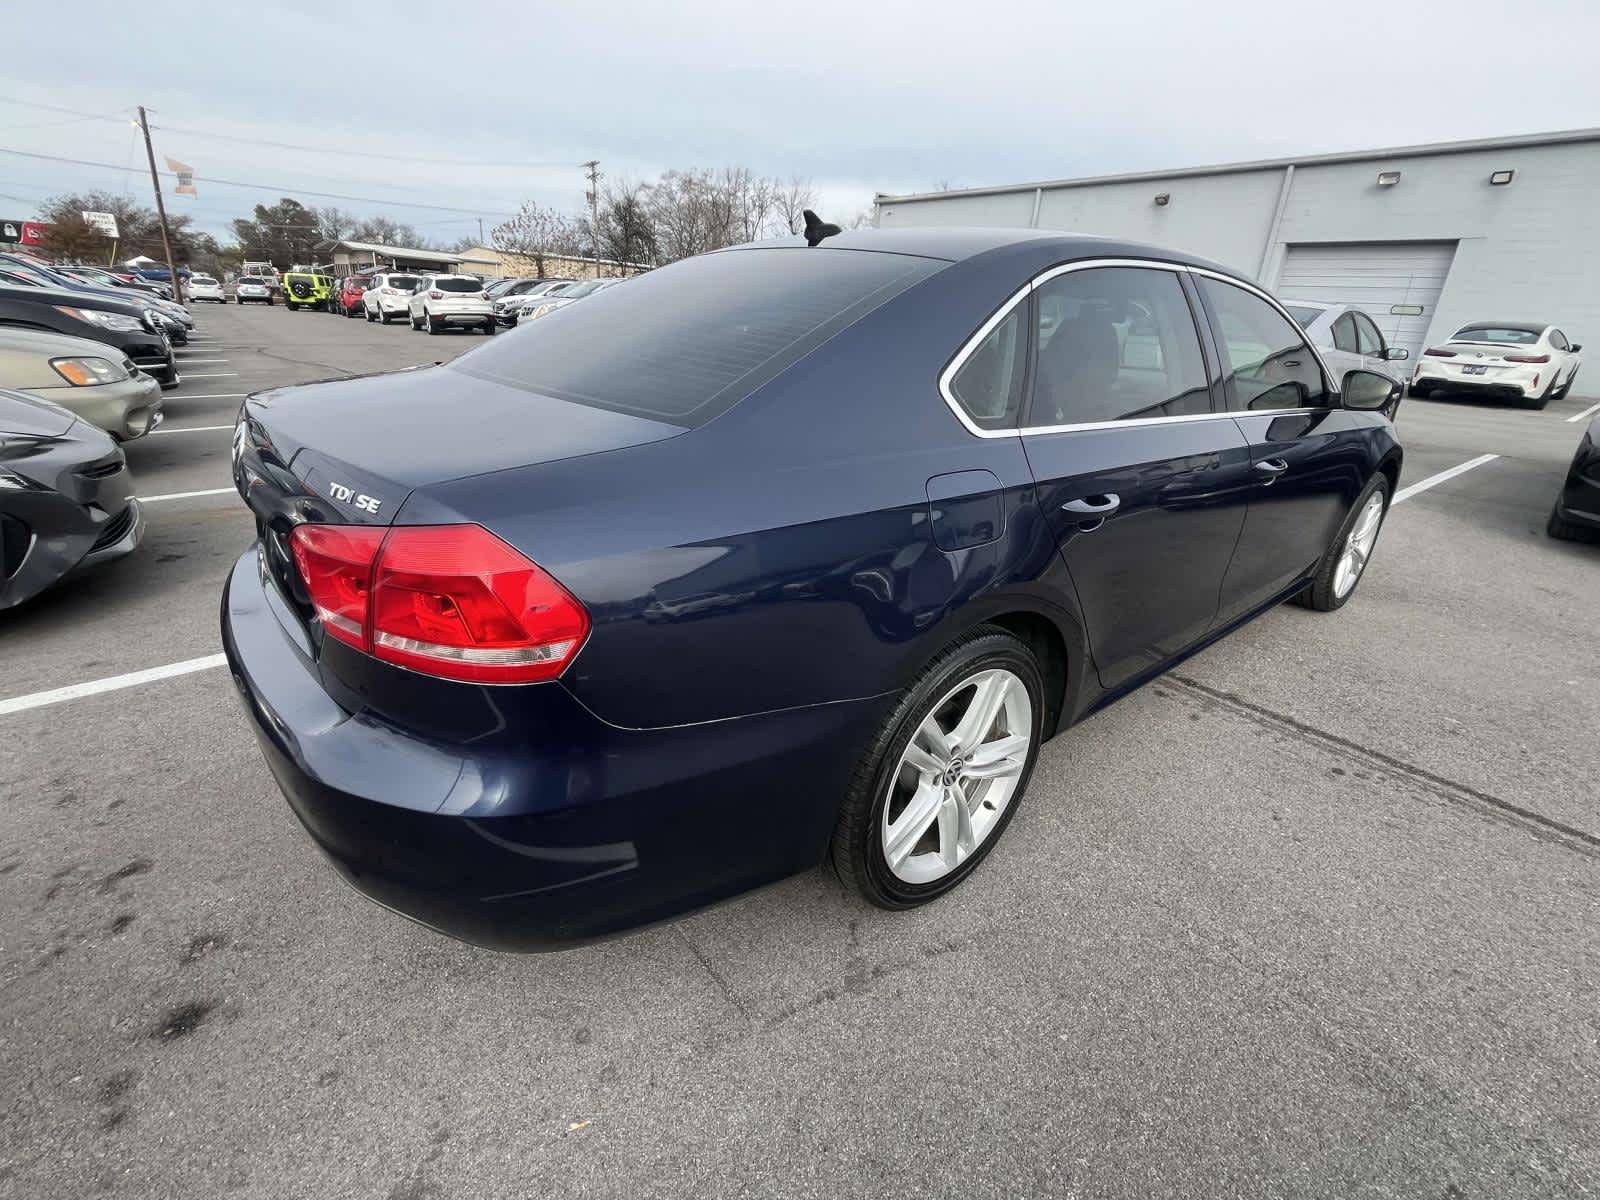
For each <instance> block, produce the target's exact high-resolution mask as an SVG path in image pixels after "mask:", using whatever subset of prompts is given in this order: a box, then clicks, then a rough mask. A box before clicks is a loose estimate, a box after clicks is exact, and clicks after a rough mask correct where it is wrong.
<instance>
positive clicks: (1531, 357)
mask: <svg viewBox="0 0 1600 1200" xmlns="http://www.w3.org/2000/svg"><path fill="white" fill-rule="evenodd" d="M1505 360H1506V361H1507V362H1514V363H1547V362H1549V361H1550V356H1549V355H1548V354H1507V355H1506V356H1505Z"/></svg>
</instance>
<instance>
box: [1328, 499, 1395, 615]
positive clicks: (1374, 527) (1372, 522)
mask: <svg viewBox="0 0 1600 1200" xmlns="http://www.w3.org/2000/svg"><path fill="white" fill-rule="evenodd" d="M1382 524H1383V493H1382V492H1373V493H1372V495H1371V496H1369V497H1367V502H1366V504H1365V505H1364V506H1363V507H1362V509H1361V515H1360V516H1359V517H1357V518H1356V523H1355V526H1354V528H1352V529H1351V530H1350V536H1349V537H1347V538H1345V540H1344V553H1343V554H1341V555H1339V565H1338V566H1337V567H1335V568H1334V569H1333V594H1334V595H1335V596H1337V597H1339V599H1341V600H1343V599H1344V598H1345V597H1346V596H1348V595H1349V594H1350V590H1351V589H1352V588H1354V587H1355V586H1356V580H1358V579H1360V578H1361V572H1362V571H1364V570H1366V569H1367V559H1368V558H1370V557H1371V556H1372V544H1373V543H1374V542H1376V541H1377V540H1378V526H1380V525H1382Z"/></svg>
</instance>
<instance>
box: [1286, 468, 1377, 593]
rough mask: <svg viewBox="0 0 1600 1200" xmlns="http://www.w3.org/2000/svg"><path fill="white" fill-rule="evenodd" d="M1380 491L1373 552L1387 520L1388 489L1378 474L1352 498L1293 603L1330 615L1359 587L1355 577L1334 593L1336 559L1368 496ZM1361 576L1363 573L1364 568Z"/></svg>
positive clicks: (1337, 564) (1359, 581)
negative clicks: (1347, 587) (1380, 506)
mask: <svg viewBox="0 0 1600 1200" xmlns="http://www.w3.org/2000/svg"><path fill="white" fill-rule="evenodd" d="M1380 490H1381V491H1382V492H1383V515H1382V516H1380V517H1379V518H1378V520H1379V525H1378V531H1377V533H1376V534H1374V535H1373V549H1376V548H1377V539H1378V538H1379V537H1381V536H1383V525H1382V522H1383V521H1386V520H1388V518H1389V495H1390V492H1391V490H1392V489H1391V488H1390V486H1389V477H1388V476H1387V475H1385V474H1384V473H1383V472H1382V471H1379V472H1378V473H1377V474H1376V475H1375V476H1373V478H1372V480H1371V481H1370V482H1369V483H1368V484H1367V486H1366V487H1364V488H1362V489H1361V495H1359V496H1357V497H1356V502H1355V503H1354V504H1352V505H1351V506H1350V511H1349V512H1348V513H1347V514H1346V515H1345V519H1344V520H1343V521H1341V522H1340V523H1339V531H1338V532H1337V533H1335V534H1334V535H1333V541H1332V542H1330V543H1329V544H1328V548H1327V550H1325V551H1324V552H1323V555H1322V561H1321V562H1319V563H1318V564H1317V573H1316V574H1315V575H1313V576H1312V577H1311V582H1310V584H1308V585H1307V587H1306V589H1305V591H1303V592H1300V593H1299V594H1298V595H1296V596H1295V598H1294V601H1295V603H1296V604H1299V605H1300V606H1302V607H1303V608H1309V609H1313V610H1314V611H1316V612H1333V611H1334V610H1335V609H1339V608H1343V607H1344V606H1345V603H1346V601H1348V600H1349V599H1350V597H1351V596H1354V595H1355V594H1356V589H1357V588H1359V587H1360V586H1361V578H1360V576H1357V578H1356V581H1355V583H1353V584H1351V586H1350V590H1349V591H1348V592H1346V593H1345V594H1344V595H1342V596H1341V595H1339V594H1338V593H1337V592H1336V591H1335V590H1334V586H1333V576H1334V572H1335V571H1336V570H1337V569H1338V566H1339V559H1340V558H1341V557H1343V555H1344V546H1345V541H1346V540H1347V539H1348V538H1349V537H1350V531H1351V530H1352V529H1354V528H1355V525H1356V521H1357V520H1359V519H1360V517H1361V510H1362V509H1363V508H1365V507H1366V504H1367V501H1368V500H1370V499H1371V498H1372V494H1373V493H1374V492H1376V491H1380ZM1362 574H1363V575H1364V574H1366V571H1365V568H1363V570H1362Z"/></svg>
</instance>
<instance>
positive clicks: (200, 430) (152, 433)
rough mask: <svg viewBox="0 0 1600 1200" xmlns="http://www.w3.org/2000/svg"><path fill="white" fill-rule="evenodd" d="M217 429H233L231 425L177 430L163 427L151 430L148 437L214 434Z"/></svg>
mask: <svg viewBox="0 0 1600 1200" xmlns="http://www.w3.org/2000/svg"><path fill="white" fill-rule="evenodd" d="M219 429H226V430H229V431H231V430H232V429H233V426H232V425H180V426H178V427H177V428H175V429H174V428H173V427H171V426H169V425H163V426H162V427H161V428H160V429H152V430H151V431H150V436H151V437H154V436H155V435H156V434H158V433H214V432H216V431H217V430H219Z"/></svg>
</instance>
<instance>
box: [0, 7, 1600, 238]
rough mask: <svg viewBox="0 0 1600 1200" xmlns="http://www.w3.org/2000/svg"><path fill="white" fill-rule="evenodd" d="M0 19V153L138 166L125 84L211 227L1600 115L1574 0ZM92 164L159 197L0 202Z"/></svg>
mask: <svg viewBox="0 0 1600 1200" xmlns="http://www.w3.org/2000/svg"><path fill="white" fill-rule="evenodd" d="M6 24H7V26H8V33H9V36H10V46H9V49H8V52H7V53H6V55H5V63H6V70H5V72H4V74H3V76H0V98H3V101H4V102H0V148H3V149H7V150H24V151H29V152H33V153H41V154H54V155H60V156H63V157H69V158H76V159H84V160H89V161H91V162H95V163H104V164H111V165H112V167H135V168H141V169H142V168H143V148H142V146H140V145H138V144H137V142H136V140H135V139H136V136H137V135H136V133H135V131H134V129H133V128H132V126H131V124H130V123H128V120H127V118H128V117H129V116H130V115H131V113H132V110H133V106H135V105H137V104H140V103H143V104H146V105H148V106H149V107H150V108H151V110H152V112H153V116H152V122H153V124H154V125H155V126H156V134H157V145H156V150H157V153H158V155H159V154H162V153H165V154H170V155H172V156H173V157H174V158H177V159H180V160H182V161H185V162H187V163H189V164H191V165H193V166H194V167H195V169H196V171H197V173H198V175H199V176H200V177H201V181H200V183H199V185H198V186H199V190H200V195H199V197H198V198H197V199H189V198H186V197H179V198H176V199H175V200H174V201H173V204H174V207H175V208H176V209H178V210H179V211H188V212H192V213H193V214H194V216H195V218H196V220H197V222H198V224H199V225H200V226H201V227H202V228H206V229H210V230H212V231H214V232H222V231H225V229H226V226H227V222H228V220H229V219H230V218H232V217H234V216H239V215H244V214H247V213H248V211H249V209H250V206H251V205H253V204H255V203H256V202H258V201H263V200H264V201H269V202H270V201H272V200H275V199H276V198H277V197H278V196H281V195H292V196H295V197H297V198H299V199H302V200H303V201H305V202H306V203H308V204H313V205H319V204H328V203H333V204H337V205H339V206H340V207H342V208H346V209H349V210H352V211H354V212H356V213H357V214H358V215H362V216H370V215H378V214H384V215H388V216H391V217H394V218H395V219H398V220H403V221H407V222H409V223H411V224H413V225H416V226H417V227H418V228H419V229H420V230H422V231H423V232H424V233H425V234H427V235H428V236H429V237H430V238H434V239H436V240H439V241H446V242H448V241H453V240H455V239H456V238H457V237H460V236H462V235H463V234H471V235H474V236H475V235H476V233H477V218H479V217H481V218H482V219H483V221H484V224H485V226H486V227H487V226H491V225H493V224H494V223H495V222H496V221H498V220H500V219H502V218H503V216H504V215H505V214H506V213H508V212H510V211H512V210H514V209H515V208H516V206H517V204H518V203H519V202H520V201H522V200H524V199H527V198H534V199H537V200H538V201H539V202H540V203H544V204H549V205H553V206H555V207H557V208H561V209H566V210H576V209H577V208H579V207H580V206H581V205H582V203H583V191H584V183H583V175H582V169H581V167H580V166H579V165H578V164H579V163H580V162H582V160H584V159H588V158H598V159H599V160H600V161H601V170H602V171H604V172H605V173H606V175H607V176H608V177H611V178H619V177H620V178H629V179H634V180H642V179H648V178H649V177H651V176H653V175H655V174H656V173H658V172H660V171H662V170H665V169H668V168H672V167H687V166H708V167H717V166H723V165H727V164H742V165H745V166H748V167H750V168H752V169H754V170H755V171H758V172H760V173H763V174H770V175H779V176H785V177H786V176H789V175H791V174H799V175H803V176H807V177H809V178H810V179H811V180H813V182H814V183H815V184H816V185H817V187H818V189H819V191H820V192H821V194H822V196H823V198H824V209H825V212H824V215H826V216H830V217H835V218H848V217H849V216H850V215H852V214H853V213H854V212H856V211H859V210H860V209H862V208H864V207H866V206H867V205H869V204H870V203H871V198H872V195H873V193H874V192H877V191H884V192H906V191H927V190H933V189H935V188H937V187H940V186H942V185H949V186H951V187H971V186H980V185H983V184H993V183H1014V182H1022V181H1028V180H1035V179H1052V178H1062V177H1071V176H1079V175H1096V174H1104V173H1110V172H1119V171H1133V170H1146V169H1158V168H1163V167H1173V166H1188V165H1195V164H1201V163H1213V162H1228V161H1235V160H1241V159H1251V158H1264V157H1275V156H1280V155H1291V154H1302V153H1316V152H1323V151H1333V150H1347V149H1363V148H1374V147H1380V146H1394V145H1404V144H1409V143H1414V142H1425V141H1446V140H1454V139H1462V138H1478V137H1490V136H1500V135H1512V134H1522V133H1533V132H1541V131H1547V130H1554V129H1573V128H1579V127H1584V126H1593V125H1600V78H1597V72H1596V71H1595V68H1594V64H1593V54H1592V50H1593V48H1594V47H1595V46H1596V45H1600V4H1595V3H1592V0H1571V2H1555V0H1549V2H1544V3H1522V4H1508V3H1506V2H1505V0H1497V2H1496V3H1492V4H1491V3H1482V2H1479V0H1449V2H1446V3H1427V4H1423V3H1407V2H1406V0H1391V2H1389V3H1384V4H1373V3H1365V2H1347V3H1344V4H1336V5H1331V6H1330V5H1326V4H1309V3H1305V2H1303V0H1300V2H1295V0H1221V2H1220V3H1214V4H1197V3H1174V2H1169V0H1135V2H1132V3H1110V4H1107V3H1097V4H1094V5H1080V4H1078V3H1073V2H1072V0H1057V2H1054V3H1049V2H1008V0H963V2H960V3H957V2H955V0H919V2H917V3H900V2H899V0H894V2H888V0H856V2H854V3H850V4H834V3H824V2H820V0H788V2H786V3H782V4H773V3H766V4H756V3H737V4H735V3H723V2H721V0H681V2H679V3H632V2H630V0H588V2H587V3H585V2H579V3H564V4H560V5H555V4H548V3H543V2H540V0H523V2H521V3H506V4H501V3H497V2H489V0H477V2H476V3H472V4H466V3H457V4H448V5H430V6H428V7H427V8H423V7H422V6H420V5H415V4H413V3H412V0H384V2H383V3H380V4H376V5H373V4H365V5H361V6H360V7H359V8H357V7H354V6H346V5H344V4H339V3H331V2H329V0H321V2H317V3H300V2H294V3H272V2H268V0H262V2H257V3H244V2H242V0H239V2H236V0H226V2H216V0H212V2H209V3H208V2H205V0H189V2H187V3H182V4H167V3H161V2H151V0H144V2H141V3H137V4H130V3H128V2H127V0H116V2H109V3H100V2H96V0H74V3H72V4H71V5H68V6H65V7H61V8H57V9H37V10H36V11H35V17H34V18H22V17H17V18H15V19H12V20H8V21H7V23H6ZM80 33H81V35H82V36H81V41H79V40H77V39H76V38H75V37H74V35H75V34H80ZM18 100H21V101H29V102H33V103H36V104H49V105H57V106H63V107H66V108H71V109H74V110H78V111H80V112H83V113H88V114H96V115H98V116H100V117H109V118H114V119H92V118H85V117H80V116H76V115H73V114H68V113H61V112H52V111H49V110H46V109H41V108H30V107H24V106H21V105H18V104H16V103H12V101H18ZM203 135H205V136H203ZM214 135H226V137H228V138H235V139H246V140H241V141H230V140H224V139H223V137H221V136H214ZM260 142H279V143H291V144H295V145H297V146H304V147H311V148H312V149H310V150H307V149H291V148H283V147H275V146H270V145H264V144H252V143H260ZM319 150H327V151H332V152H331V153H323V152H317V151H319ZM362 153H364V154H368V155H392V156H398V157H401V158H414V159H417V160H419V161H388V160H385V159H383V158H378V157H360V156H358V155H359V154H362ZM206 176H212V177H215V178H217V179H226V180H236V181H241V182H245V183H250V184H260V185H264V186H258V187H234V186H227V185H224V184H221V183H210V182H206V180H205V177H206ZM90 187H105V188H110V189H113V190H122V189H124V188H126V189H128V190H129V191H130V193H131V194H132V195H134V196H135V197H137V198H139V199H141V200H148V197H149V181H148V178H146V177H144V176H141V175H139V174H137V173H129V172H125V171H119V170H116V169H109V168H106V167H89V166H75V165H69V164H65V163H52V162H43V161H38V160H30V159H26V158H20V157H16V156H13V155H9V154H0V216H5V217H13V216H26V215H30V214H31V211H32V209H33V207H34V206H35V205H36V204H37V203H38V202H39V201H41V200H42V199H44V198H45V197H46V196H49V195H54V194H56V193H59V192H64V191H76V190H84V189H87V188H90ZM313 192H330V193H344V194H346V195H350V196H360V197H371V198H373V199H371V200H342V199H340V200H330V199H327V198H324V197H321V196H317V195H313V194H312V193H313ZM380 201H381V202H380ZM418 204H425V205H437V206H442V207H444V208H448V209H452V210H463V211H436V210H431V209H427V208H419V207H413V206H414V205H418ZM1086 232H1092V231H1086Z"/></svg>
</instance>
